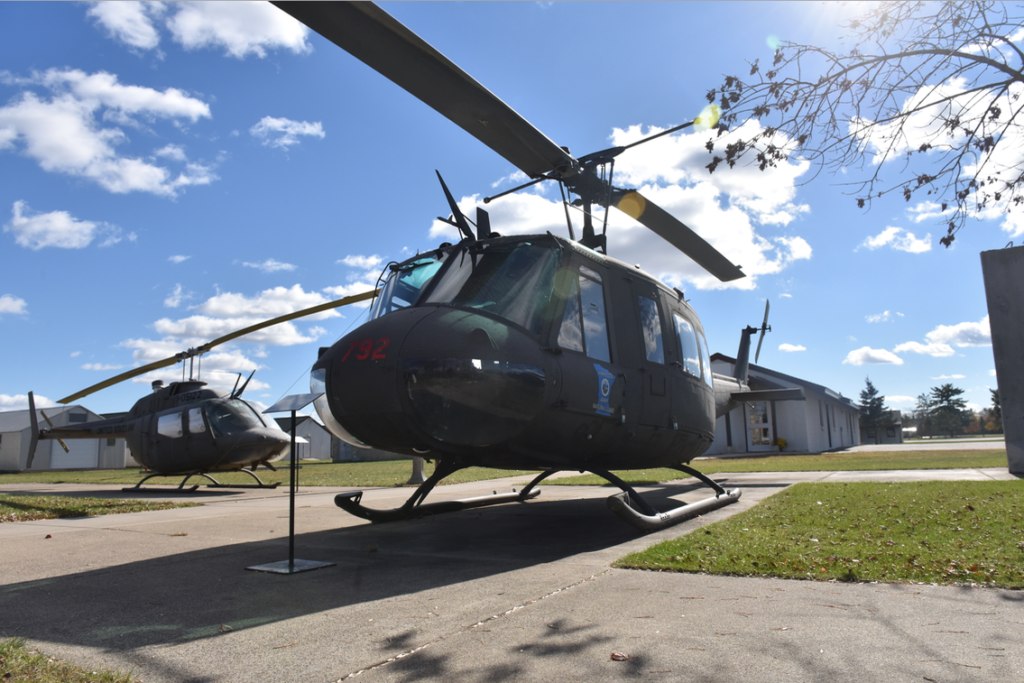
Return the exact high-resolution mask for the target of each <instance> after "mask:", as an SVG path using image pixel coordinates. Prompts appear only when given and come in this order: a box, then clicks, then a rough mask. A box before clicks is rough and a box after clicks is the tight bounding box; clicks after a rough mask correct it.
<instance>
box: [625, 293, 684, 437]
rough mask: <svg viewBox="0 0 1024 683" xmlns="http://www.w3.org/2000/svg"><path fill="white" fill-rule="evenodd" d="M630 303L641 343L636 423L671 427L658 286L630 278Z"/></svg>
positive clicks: (667, 349) (669, 355) (668, 353)
mask: <svg viewBox="0 0 1024 683" xmlns="http://www.w3.org/2000/svg"><path fill="white" fill-rule="evenodd" d="M632 289H633V303H634V305H635V307H636V320H637V325H639V329H640V339H641V342H642V344H643V356H642V363H643V365H642V366H641V373H640V374H641V376H642V377H643V390H642V392H641V393H642V394H643V408H642V409H641V411H640V424H642V425H648V426H652V427H658V428H667V429H674V428H676V425H674V424H672V422H673V419H672V391H671V387H670V384H669V366H668V364H669V363H671V362H672V361H673V360H674V353H673V351H672V348H671V346H668V345H667V344H666V343H665V339H666V331H667V329H668V328H667V324H666V318H665V309H664V304H663V303H662V302H661V301H660V298H659V296H658V289H657V288H656V287H655V286H654V285H653V284H652V283H650V282H647V281H645V280H641V279H639V278H633V280H632Z"/></svg>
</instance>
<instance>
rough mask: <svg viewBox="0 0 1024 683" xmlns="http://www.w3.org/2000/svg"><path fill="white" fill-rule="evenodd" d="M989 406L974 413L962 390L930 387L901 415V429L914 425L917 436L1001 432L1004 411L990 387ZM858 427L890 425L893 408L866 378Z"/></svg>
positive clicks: (948, 386) (872, 430)
mask: <svg viewBox="0 0 1024 683" xmlns="http://www.w3.org/2000/svg"><path fill="white" fill-rule="evenodd" d="M989 391H990V392H991V393H992V405H991V406H989V407H988V408H983V409H982V410H980V411H978V412H975V411H973V410H970V409H969V408H968V407H967V401H966V400H965V399H964V398H963V397H962V394H963V393H964V390H963V389H960V388H959V387H955V386H953V385H952V384H949V383H947V384H943V385H941V386H938V387H932V388H931V389H930V390H929V391H927V392H925V393H922V394H921V395H919V396H918V397H917V404H916V405H915V406H914V409H913V410H912V411H909V412H905V413H902V415H901V416H900V418H901V421H902V426H903V428H904V429H906V428H908V427H915V428H916V430H917V436H919V437H921V436H959V435H961V434H1001V433H1002V432H1003V414H1002V410H1001V408H1000V405H999V391H998V390H997V389H990V390H989ZM860 409H861V417H860V422H861V426H863V427H864V428H866V430H867V432H868V433H869V434H871V433H874V434H877V433H878V430H879V429H880V428H884V427H886V426H889V425H892V424H893V422H894V421H895V416H894V414H893V413H894V411H892V410H890V409H889V408H888V407H887V406H886V405H885V397H884V396H880V395H879V391H878V389H876V388H875V385H874V384H872V383H871V379H870V378H865V387H864V390H863V391H861V392H860Z"/></svg>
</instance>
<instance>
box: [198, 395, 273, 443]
mask: <svg viewBox="0 0 1024 683" xmlns="http://www.w3.org/2000/svg"><path fill="white" fill-rule="evenodd" d="M205 407H206V417H207V419H209V420H210V429H212V430H213V435H214V436H217V437H219V436H228V435H230V434H237V433H239V432H244V431H246V430H249V429H254V428H259V427H264V426H265V425H264V424H263V421H262V420H260V417H259V415H257V414H256V412H255V411H254V410H253V409H252V408H250V407H249V404H248V403H246V402H245V401H242V400H239V399H224V400H220V401H210V402H208V403H207V404H206V406H205Z"/></svg>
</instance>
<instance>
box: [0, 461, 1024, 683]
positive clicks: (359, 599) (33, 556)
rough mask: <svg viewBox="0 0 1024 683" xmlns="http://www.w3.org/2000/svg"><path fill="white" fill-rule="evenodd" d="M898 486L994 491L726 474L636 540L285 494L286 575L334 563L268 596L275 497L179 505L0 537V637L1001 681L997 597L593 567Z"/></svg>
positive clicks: (279, 530)
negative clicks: (691, 535)
mask: <svg viewBox="0 0 1024 683" xmlns="http://www.w3.org/2000/svg"><path fill="white" fill-rule="evenodd" d="M722 476H723V477H724V476H725V475H722ZM921 479H944V480H948V481H951V482H952V481H958V480H967V479H1014V477H1011V476H1010V475H1009V474H1008V473H1007V472H1006V471H1005V469H1004V470H998V469H994V470H933V471H904V472H816V473H815V472H811V473H758V474H742V475H728V485H729V486H739V487H740V488H743V490H744V494H743V498H742V499H741V500H740V502H739V503H738V504H736V505H733V506H730V507H728V508H725V509H722V510H718V511H715V512H713V513H711V514H709V515H707V516H705V517H703V518H699V519H696V520H691V521H689V522H686V523H684V524H681V525H679V526H677V527H674V528H672V529H668V530H665V531H661V532H658V533H655V534H650V535H642V534H639V533H638V532H636V531H635V530H633V529H632V528H631V527H629V526H627V525H626V524H624V523H623V522H621V521H620V520H618V519H617V518H616V517H614V516H613V515H612V514H611V513H610V512H609V511H608V510H607V507H606V503H605V500H604V499H605V498H606V497H607V496H608V495H609V494H610V493H611V491H610V490H609V489H608V488H602V487H563V486H551V485H549V486H545V487H543V492H542V495H541V496H540V498H538V499H537V500H535V501H531V502H529V503H526V504H511V505H503V506H497V507H493V508H483V509H477V510H470V511H465V512H461V513H456V514H452V515H445V516H439V517H436V518H430V519H424V520H418V521H412V522H402V523H396V524H391V525H378V526H373V525H369V524H367V523H365V522H363V521H362V520H358V519H355V518H352V517H349V516H347V515H345V514H344V513H342V512H341V511H340V510H339V509H338V508H336V507H335V506H334V505H333V496H334V494H335V493H337V492H339V491H341V490H345V489H330V490H327V489H318V488H304V489H302V490H301V491H300V495H299V497H298V500H297V520H296V530H297V536H296V556H297V557H298V558H300V559H308V560H320V561H328V562H334V563H336V565H335V566H333V567H329V568H326V569H320V570H317V571H313V572H308V573H303V574H296V575H291V576H280V575H273V574H265V573H258V572H251V571H246V567H250V566H253V565H258V564H264V563H267V562H274V561H278V560H285V559H287V557H288V541H287V530H288V502H287V492H286V491H274V492H269V491H235V492H226V491H219V492H209V493H207V492H198V493H196V494H192V495H191V496H186V497H185V498H191V499H196V500H202V501H203V502H204V503H205V504H204V506H202V507H198V508H186V509H179V510H168V511H162V512H142V513H134V514H127V515H111V516H106V517H97V518H87V519H78V520H51V521H41V522H24V523H18V524H0V549H2V552H0V615H2V616H0V637H12V636H20V637H24V638H27V639H28V640H29V641H30V642H31V643H33V644H34V645H36V646H38V647H40V648H41V649H43V650H44V651H46V652H47V653H49V654H52V655H56V656H59V657H62V658H65V659H68V660H70V661H73V662H75V663H78V664H81V665H84V666H87V667H104V668H114V669H121V670H128V669H133V670H134V671H135V672H136V674H137V675H138V676H139V677H140V678H141V679H142V680H144V681H146V682H147V683H157V682H164V681H166V682H172V681H173V682H174V683H182V682H195V683H199V682H202V683H213V682H232V683H234V682H236V681H257V680H260V681H262V680H267V681H275V682H280V683H287V682H290V681H296V682H298V681H301V682H303V683H320V682H323V683H326V682H328V681H337V680H342V679H345V678H348V677H352V676H355V675H358V676H359V679H360V680H365V681H441V680H459V681H481V682H484V681H487V682H495V681H505V680H508V681H546V682H548V681H562V680H573V681H576V680H578V681H606V680H607V681H619V680H622V679H626V678H642V679H645V680H655V681H678V680H687V681H690V680H692V681H730V682H733V681H752V682H753V681H756V682H757V683H764V681H776V680H786V681H853V680H857V681H924V680H931V681H941V682H943V683H946V682H948V681H1011V680H1024V594H1022V593H1021V592H1017V591H1001V590H982V589H966V588H949V587H935V586H923V585H886V584H835V583H816V582H806V581H784V580H774V579H748V578H734V577H715V576H700V575H693V574H667V573H654V572H636V571H627V570H618V569H612V568H610V566H609V565H610V563H611V562H613V561H614V560H615V559H617V558H619V557H621V556H622V555H624V554H626V553H627V552H631V551H634V550H640V549H643V548H645V547H647V546H648V545H650V544H652V543H654V542H656V541H659V540H662V539H664V538H671V537H675V536H678V535H680V534H683V533H688V532H690V531H693V530H694V529H697V528H699V527H701V526H702V525H704V524H707V523H710V522H712V521H715V520H717V519H722V518H724V517H727V516H729V515H731V514H734V513H735V512H738V511H740V510H743V509H747V508H749V507H750V506H752V505H753V504H755V503H756V502H757V501H758V500H761V499H763V498H764V497H765V496H768V495H771V494H772V493H774V492H776V491H778V490H780V489H781V488H784V487H785V486H788V485H790V484H792V483H794V482H797V481H821V480H831V481H851V480H873V481H874V480H877V481H908V480H921ZM521 481H523V478H514V479H507V480H494V481H488V482H474V483H470V484H458V485H454V486H445V487H442V488H440V489H439V490H438V491H437V492H436V494H437V498H438V499H442V498H461V497H467V496H472V495H480V494H482V493H490V492H491V491H492V490H499V491H500V490H508V488H509V487H510V486H514V485H516V484H518V483H519V482H521ZM116 488H117V487H98V486H64V485H35V486H29V485H22V486H16V487H15V486H2V487H0V493H8V492H13V491H15V490H16V491H18V492H29V491H32V492H54V491H60V492H78V493H81V494H83V495H84V494H101V495H113V493H114V492H113V489H116ZM650 491H651V493H650V495H651V499H652V501H653V502H654V503H655V504H656V505H658V504H659V503H660V504H661V505H664V504H665V499H666V497H667V496H672V497H674V498H676V499H679V500H696V499H699V498H702V497H704V496H705V495H706V494H705V493H704V491H703V490H699V489H693V488H692V487H691V486H689V485H686V484H682V483H680V484H678V485H672V486H664V487H655V488H652V489H651V490H650ZM408 493H409V490H408V489H375V490H368V491H367V492H366V493H365V495H364V499H363V500H364V502H365V503H367V504H369V505H372V506H375V507H392V506H395V505H397V504H399V503H400V502H401V501H402V500H403V499H404V498H405V497H406V496H407V495H408ZM432 497H433V496H432ZM613 652H621V653H624V654H626V655H628V657H629V659H627V660H625V661H614V660H613V659H612V657H611V655H612V653H613Z"/></svg>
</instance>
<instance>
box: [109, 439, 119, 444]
mask: <svg viewBox="0 0 1024 683" xmlns="http://www.w3.org/2000/svg"><path fill="white" fill-rule="evenodd" d="M115 443H117V439H107V446H113V445H114V444H115Z"/></svg>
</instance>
